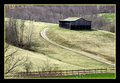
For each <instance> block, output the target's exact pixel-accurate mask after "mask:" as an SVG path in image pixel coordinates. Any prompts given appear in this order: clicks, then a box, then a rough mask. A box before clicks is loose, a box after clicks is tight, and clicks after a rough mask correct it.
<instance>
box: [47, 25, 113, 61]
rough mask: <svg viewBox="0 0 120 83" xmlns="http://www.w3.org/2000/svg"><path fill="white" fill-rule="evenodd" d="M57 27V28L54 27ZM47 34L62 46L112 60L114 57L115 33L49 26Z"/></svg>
mask: <svg viewBox="0 0 120 83" xmlns="http://www.w3.org/2000/svg"><path fill="white" fill-rule="evenodd" d="M56 27H57V28H56ZM47 36H48V37H49V39H51V40H52V41H55V42H57V43H58V44H61V45H63V46H66V47H69V48H73V49H76V50H78V51H86V52H89V53H93V54H96V55H98V56H100V57H103V58H106V59H108V60H110V61H112V62H114V58H115V34H114V33H111V32H107V31H102V30H92V31H88V30H83V31H74V30H67V29H62V28H59V27H58V26H55V27H51V28H50V29H49V30H48V31H47Z"/></svg>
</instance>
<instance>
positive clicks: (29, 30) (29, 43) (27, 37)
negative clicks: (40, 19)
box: [26, 21, 34, 48]
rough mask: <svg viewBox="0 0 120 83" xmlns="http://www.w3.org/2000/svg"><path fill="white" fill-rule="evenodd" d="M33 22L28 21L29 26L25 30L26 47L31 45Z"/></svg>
mask: <svg viewBox="0 0 120 83" xmlns="http://www.w3.org/2000/svg"><path fill="white" fill-rule="evenodd" d="M33 27H34V25H33V22H32V21H30V22H29V27H28V29H27V32H26V34H27V35H26V40H27V48H30V47H31V43H32V36H33Z"/></svg>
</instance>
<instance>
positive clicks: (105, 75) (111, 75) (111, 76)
mask: <svg viewBox="0 0 120 83" xmlns="http://www.w3.org/2000/svg"><path fill="white" fill-rule="evenodd" d="M115 78H116V75H115V73H101V74H85V75H68V76H57V77H35V78H25V79H115ZM21 79H22V78H21Z"/></svg>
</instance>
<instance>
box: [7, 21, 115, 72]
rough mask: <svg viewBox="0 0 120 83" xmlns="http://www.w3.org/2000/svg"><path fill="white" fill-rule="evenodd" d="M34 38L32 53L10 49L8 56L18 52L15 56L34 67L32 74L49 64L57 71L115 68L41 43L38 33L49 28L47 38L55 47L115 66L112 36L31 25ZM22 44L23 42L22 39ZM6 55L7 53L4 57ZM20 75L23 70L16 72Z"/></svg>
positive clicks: (113, 35)
mask: <svg viewBox="0 0 120 83" xmlns="http://www.w3.org/2000/svg"><path fill="white" fill-rule="evenodd" d="M29 22H30V21H27V20H26V21H25V25H26V27H25V31H24V37H25V36H26V33H25V32H26V31H27V28H28V27H29V26H31V25H29ZM33 24H34V27H33V32H34V34H33V36H32V47H31V49H32V51H30V50H25V49H21V48H18V47H14V46H11V48H10V49H9V50H10V52H11V51H14V50H13V48H14V49H19V50H18V52H17V53H16V54H15V56H18V57H20V56H28V57H29V58H30V61H32V63H33V64H34V66H33V68H32V71H35V70H37V68H38V67H39V66H41V65H43V64H44V62H49V63H50V64H52V65H57V66H58V68H59V69H60V70H66V69H67V70H71V69H95V68H97V69H98V68H114V66H111V65H107V64H104V63H101V62H98V61H96V60H94V59H91V58H88V57H86V56H82V55H79V54H77V53H74V52H71V51H69V50H65V49H63V48H60V47H58V46H55V45H53V44H51V43H49V42H48V41H46V40H44V39H43V38H42V37H41V35H40V32H41V31H42V30H43V29H44V28H46V27H48V28H49V30H48V31H47V36H48V37H49V38H50V39H51V40H53V41H55V42H57V43H58V44H61V45H64V46H66V47H70V48H73V49H76V50H82V51H86V52H90V53H94V54H97V55H98V56H101V57H103V58H106V59H108V60H110V61H111V62H114V58H115V34H113V33H110V32H107V31H102V30H92V31H72V30H67V29H61V28H59V27H58V24H52V23H45V22H33ZM24 42H25V38H24ZM6 54H7V53H6ZM18 69H20V70H21V71H23V70H24V69H23V67H20V68H18Z"/></svg>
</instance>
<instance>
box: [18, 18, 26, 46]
mask: <svg viewBox="0 0 120 83" xmlns="http://www.w3.org/2000/svg"><path fill="white" fill-rule="evenodd" d="M24 28H25V21H24V20H21V23H20V41H19V45H20V47H22V45H23V32H24Z"/></svg>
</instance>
